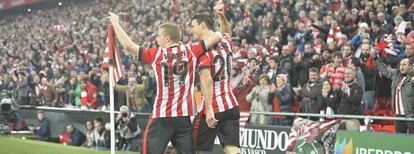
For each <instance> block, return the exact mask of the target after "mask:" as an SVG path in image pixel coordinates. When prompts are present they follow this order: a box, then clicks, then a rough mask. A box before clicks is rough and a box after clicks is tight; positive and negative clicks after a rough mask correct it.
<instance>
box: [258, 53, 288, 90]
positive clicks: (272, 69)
mask: <svg viewBox="0 0 414 154" xmlns="http://www.w3.org/2000/svg"><path fill="white" fill-rule="evenodd" d="M266 62H267V64H268V65H269V69H268V71H267V72H266V74H267V76H268V77H269V79H270V81H271V83H273V84H275V83H276V76H277V75H279V74H287V72H286V70H284V69H283V68H281V67H279V59H278V58H277V57H271V58H269V59H267V60H266ZM259 82H260V81H259Z"/></svg>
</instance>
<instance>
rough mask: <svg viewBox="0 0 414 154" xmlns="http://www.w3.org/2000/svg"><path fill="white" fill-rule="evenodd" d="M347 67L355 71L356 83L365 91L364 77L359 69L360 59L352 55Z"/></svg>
mask: <svg viewBox="0 0 414 154" xmlns="http://www.w3.org/2000/svg"><path fill="white" fill-rule="evenodd" d="M348 67H349V68H352V69H354V70H355V71H356V72H357V76H356V81H357V84H358V85H359V86H361V87H362V90H363V91H365V78H364V74H362V70H361V60H360V59H359V58H357V57H352V58H351V59H350V60H349V61H348Z"/></svg>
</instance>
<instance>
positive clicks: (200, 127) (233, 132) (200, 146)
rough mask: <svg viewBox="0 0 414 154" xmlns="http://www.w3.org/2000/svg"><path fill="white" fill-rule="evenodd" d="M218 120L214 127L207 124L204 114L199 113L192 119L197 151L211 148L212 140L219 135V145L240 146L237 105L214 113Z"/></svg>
mask: <svg viewBox="0 0 414 154" xmlns="http://www.w3.org/2000/svg"><path fill="white" fill-rule="evenodd" d="M215 118H216V119H217V120H218V123H217V125H216V128H210V127H208V126H207V122H206V117H205V114H199V115H197V116H196V118H195V119H194V124H193V127H194V143H195V149H196V150H197V151H211V150H213V146H214V140H215V139H216V136H218V137H219V139H220V143H221V145H222V146H223V147H224V146H225V145H234V146H237V147H240V145H239V144H240V142H239V140H240V139H239V135H240V134H239V132H240V126H239V125H240V124H239V119H240V110H239V107H235V108H232V109H230V110H227V111H224V112H220V113H216V114H215Z"/></svg>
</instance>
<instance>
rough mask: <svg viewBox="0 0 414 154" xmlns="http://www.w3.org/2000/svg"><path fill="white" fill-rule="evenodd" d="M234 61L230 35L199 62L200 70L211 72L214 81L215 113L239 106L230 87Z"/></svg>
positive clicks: (224, 37) (213, 101)
mask: <svg viewBox="0 0 414 154" xmlns="http://www.w3.org/2000/svg"><path fill="white" fill-rule="evenodd" d="M232 60H233V42H232V40H231V38H230V37H229V36H228V35H224V36H223V38H222V39H221V41H219V42H218V43H217V45H216V46H215V47H214V49H212V50H209V51H208V52H207V53H206V54H205V55H203V56H201V57H200V59H199V61H198V68H199V69H210V70H211V77H212V79H213V100H212V106H213V110H214V113H218V112H223V111H226V110H229V109H232V108H234V107H237V106H239V104H238V103H237V100H236V97H235V96H234V94H233V90H232V89H231V86H230V85H231V66H232ZM203 102H204V101H203ZM203 110H204V106H203Z"/></svg>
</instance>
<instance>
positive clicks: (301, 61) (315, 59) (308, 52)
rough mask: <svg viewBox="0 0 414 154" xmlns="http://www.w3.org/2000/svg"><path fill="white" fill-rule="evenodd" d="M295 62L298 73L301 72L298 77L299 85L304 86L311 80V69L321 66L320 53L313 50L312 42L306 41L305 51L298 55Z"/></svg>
mask: <svg viewBox="0 0 414 154" xmlns="http://www.w3.org/2000/svg"><path fill="white" fill-rule="evenodd" d="M294 63H295V64H294V69H295V71H296V73H298V74H301V75H300V76H298V77H297V78H298V82H299V85H300V86H303V85H304V84H305V83H306V82H308V80H309V78H308V77H309V69H310V68H312V67H318V66H319V64H320V60H319V55H318V54H316V52H315V51H314V50H313V48H312V44H311V43H305V52H304V54H303V56H299V55H296V56H295V59H294ZM318 74H319V72H318ZM295 76H296V75H295Z"/></svg>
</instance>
